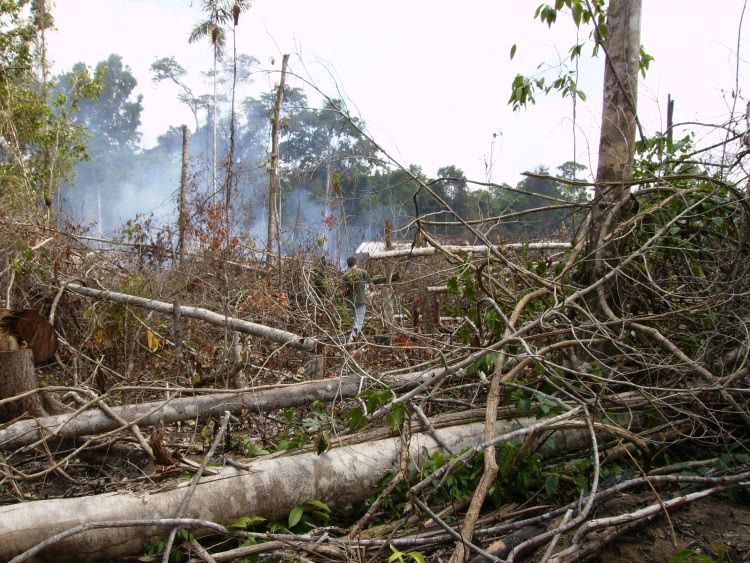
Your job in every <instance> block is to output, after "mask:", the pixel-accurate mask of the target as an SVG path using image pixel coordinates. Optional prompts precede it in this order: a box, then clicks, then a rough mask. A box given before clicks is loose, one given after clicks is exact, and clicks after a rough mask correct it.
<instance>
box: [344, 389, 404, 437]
mask: <svg viewBox="0 0 750 563" xmlns="http://www.w3.org/2000/svg"><path fill="white" fill-rule="evenodd" d="M359 396H360V398H361V399H362V400H363V401H364V403H365V407H366V409H367V412H368V413H370V414H372V413H373V412H375V411H376V410H378V408H380V407H382V406H385V405H387V404H389V403H391V401H392V400H393V399H395V398H396V396H395V394H394V393H393V391H392V390H391V389H390V388H385V389H368V390H366V391H363V392H362V393H360V395H359ZM346 418H347V420H349V424H350V426H351V427H352V428H361V427H362V426H364V425H365V424H366V423H367V417H366V416H365V413H364V412H363V410H362V409H361V408H360V407H355V408H354V409H351V410H350V411H349V412H347V413H346ZM404 420H406V407H405V406H404V405H403V404H402V403H391V406H390V409H389V411H388V413H387V414H386V415H385V422H386V424H387V425H388V428H390V430H391V431H392V432H397V431H398V430H399V428H401V425H402V424H403V423H404Z"/></svg>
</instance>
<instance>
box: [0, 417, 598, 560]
mask: <svg viewBox="0 0 750 563" xmlns="http://www.w3.org/2000/svg"><path fill="white" fill-rule="evenodd" d="M536 422H537V421H536V420H535V419H534V418H532V417H523V418H518V419H507V420H499V421H498V422H497V425H496V431H497V433H498V434H503V433H506V432H509V431H511V430H512V429H515V428H517V427H518V426H527V425H530V424H534V423H536ZM483 429H484V424H482V423H473V424H464V425H461V426H450V427H447V428H442V429H439V430H436V431H435V432H434V435H435V437H433V436H430V435H429V434H428V433H420V434H415V435H414V436H412V439H411V442H410V447H409V454H410V455H409V459H412V460H417V461H416V462H415V463H416V464H417V465H421V463H420V461H419V460H420V458H421V456H422V455H424V451H423V448H426V449H427V451H428V452H433V451H435V450H437V449H439V448H440V446H439V445H438V442H437V441H436V438H437V440H439V443H442V444H444V445H445V446H447V447H448V448H449V449H450V451H453V452H459V451H461V450H463V449H464V448H466V447H468V446H473V445H475V444H476V443H477V441H478V440H481V438H482V431H483ZM521 439H522V438H521ZM587 440H588V433H587V432H586V431H579V430H575V431H566V432H565V434H564V435H563V439H558V438H556V445H557V447H558V448H564V449H569V448H571V447H583V446H585V445H586V443H587ZM400 441H401V440H400V438H399V437H397V438H387V439H383V440H376V441H372V442H366V443H362V444H355V445H347V446H346V447H338V448H334V449H332V450H330V451H328V452H325V453H323V454H321V455H317V454H316V453H314V452H313V453H303V454H299V455H295V456H287V457H280V458H276V459H263V458H261V459H259V460H257V461H255V462H253V463H252V465H251V467H252V471H251V472H248V471H245V470H237V469H232V468H228V467H225V468H223V469H221V472H220V474H219V475H217V476H213V477H206V478H203V479H201V481H200V484H199V485H198V487H197V488H196V489H195V492H194V496H193V498H192V500H191V502H190V504H189V505H188V506H187V508H186V511H185V513H184V517H186V518H201V519H205V520H210V521H213V522H218V523H221V524H230V523H232V522H233V521H235V520H236V519H237V518H239V517H241V516H261V517H264V518H267V519H269V520H270V519H274V518H283V517H286V515H287V514H288V513H289V511H290V510H291V508H292V507H293V506H295V505H299V504H302V503H304V502H305V501H307V500H310V499H315V500H320V501H323V502H326V503H329V504H331V505H336V506H342V507H343V506H346V505H347V504H351V503H352V502H356V501H359V500H363V499H365V498H367V497H368V496H370V495H371V494H373V493H374V492H376V491H377V490H378V488H379V487H378V483H379V482H380V480H381V479H382V478H383V477H384V476H385V474H386V473H387V472H389V471H393V470H394V469H395V468H396V467H397V465H398V461H399V453H400V450H401V444H400ZM186 485H187V483H183V484H182V485H181V486H179V487H178V488H176V489H174V490H171V491H167V492H162V493H155V494H150V495H149V494H148V493H146V494H145V495H143V494H133V493H108V494H103V495H96V496H91V497H82V498H71V499H55V500H42V501H36V502H29V503H23V504H20V505H19V504H17V505H11V506H6V507H0V560H3V561H7V560H8V559H10V558H11V557H13V556H14V555H17V554H19V553H20V552H22V551H25V550H27V549H29V548H31V547H33V546H35V545H37V544H38V543H40V542H41V541H43V540H45V539H46V538H48V537H49V536H51V535H52V534H53V533H58V532H61V531H63V530H67V529H70V528H73V527H75V526H77V525H80V524H83V523H91V522H102V521H113V522H115V521H119V520H129V519H152V518H170V517H172V515H173V514H174V511H175V508H176V507H177V506H178V505H179V504H180V502H181V500H182V498H183V497H184V495H185V490H186ZM198 534H199V533H198ZM165 535H166V533H165V529H164V528H153V527H152V528H149V527H139V528H135V527H131V528H111V529H101V530H90V531H88V532H84V533H82V534H79V535H76V536H73V537H71V538H69V539H66V540H64V541H63V542H61V543H59V544H57V545H55V546H54V547H53V548H51V549H49V550H47V551H46V552H42V554H41V558H42V560H49V561H52V560H54V561H76V562H79V561H81V562H83V561H104V560H108V559H112V558H115V557H120V556H125V555H137V554H139V553H142V550H143V544H144V543H148V542H150V541H153V539H155V538H158V537H163V536H165Z"/></svg>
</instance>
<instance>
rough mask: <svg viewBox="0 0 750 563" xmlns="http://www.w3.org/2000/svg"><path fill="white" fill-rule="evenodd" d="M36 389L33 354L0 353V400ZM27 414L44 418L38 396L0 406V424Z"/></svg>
mask: <svg viewBox="0 0 750 563" xmlns="http://www.w3.org/2000/svg"><path fill="white" fill-rule="evenodd" d="M36 388H37V385H36V374H35V372H34V354H33V353H32V351H31V350H30V349H27V350H18V351H15V352H0V399H7V398H9V397H15V396H16V395H20V394H21V393H25V392H26V391H33V390H35V389H36ZM24 412H28V413H29V414H31V415H32V416H35V417H46V416H48V414H47V412H46V411H45V410H44V407H43V406H42V396H41V395H40V394H38V393H37V394H35V395H29V396H28V397H24V398H23V399H19V400H18V401H13V402H10V403H5V404H2V405H0V422H7V421H9V420H12V419H14V418H17V417H19V416H21V415H22V414H23V413H24Z"/></svg>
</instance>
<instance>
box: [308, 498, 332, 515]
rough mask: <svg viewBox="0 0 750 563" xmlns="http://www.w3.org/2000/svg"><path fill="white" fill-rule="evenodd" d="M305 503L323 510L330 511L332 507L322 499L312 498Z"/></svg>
mask: <svg viewBox="0 0 750 563" xmlns="http://www.w3.org/2000/svg"><path fill="white" fill-rule="evenodd" d="M305 504H309V505H310V506H314V507H316V508H320V509H321V510H324V511H325V512H330V511H331V509H330V508H328V505H327V504H326V503H324V502H322V501H319V500H316V499H314V498H313V499H310V500H306V501H305Z"/></svg>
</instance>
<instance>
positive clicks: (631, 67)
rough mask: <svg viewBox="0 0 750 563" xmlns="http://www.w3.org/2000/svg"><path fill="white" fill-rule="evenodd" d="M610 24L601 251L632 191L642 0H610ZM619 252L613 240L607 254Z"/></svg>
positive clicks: (596, 232)
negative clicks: (617, 211) (629, 183)
mask: <svg viewBox="0 0 750 563" xmlns="http://www.w3.org/2000/svg"><path fill="white" fill-rule="evenodd" d="M607 24H608V28H609V35H608V36H607V38H606V43H605V54H606V59H607V60H606V66H605V72H604V96H603V97H604V105H603V108H602V130H601V137H600V140H599V165H598V169H597V174H596V180H597V185H596V188H595V190H596V191H595V197H594V207H593V210H592V221H591V229H590V232H589V240H588V245H589V252H590V253H594V252H596V249H597V248H599V247H600V246H601V245H602V244H603V243H604V241H605V240H606V235H607V234H608V232H607V231H610V230H611V228H612V227H613V226H614V224H615V223H616V221H617V219H618V218H617V217H611V215H612V213H613V212H614V209H615V207H616V206H617V205H618V204H619V203H620V202H622V201H623V200H624V199H626V198H627V197H628V196H629V194H630V188H629V187H628V186H627V184H626V183H627V181H628V180H630V179H631V178H632V175H633V157H634V152H635V133H636V125H637V114H636V111H637V99H638V70H639V66H638V63H639V55H640V37H641V0H611V1H610V3H609V8H608V9H607ZM608 224H609V228H607V225H608ZM616 253H617V248H616V246H615V245H613V244H610V245H609V246H608V247H607V248H606V249H605V252H604V253H603V256H602V257H603V258H605V259H607V258H613V257H615V255H616ZM603 267H604V264H601V263H596V262H592V265H591V266H589V269H588V272H587V274H588V278H589V281H592V280H593V279H595V277H597V275H598V274H599V273H600V272H601V271H602V268H603Z"/></svg>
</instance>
